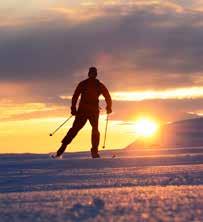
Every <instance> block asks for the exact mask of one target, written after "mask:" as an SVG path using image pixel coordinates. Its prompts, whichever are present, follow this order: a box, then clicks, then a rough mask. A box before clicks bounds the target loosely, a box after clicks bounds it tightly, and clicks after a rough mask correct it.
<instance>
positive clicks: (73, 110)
mask: <svg viewBox="0 0 203 222" xmlns="http://www.w3.org/2000/svg"><path fill="white" fill-rule="evenodd" d="M71 114H72V115H73V116H75V115H76V114H77V110H76V107H71Z"/></svg>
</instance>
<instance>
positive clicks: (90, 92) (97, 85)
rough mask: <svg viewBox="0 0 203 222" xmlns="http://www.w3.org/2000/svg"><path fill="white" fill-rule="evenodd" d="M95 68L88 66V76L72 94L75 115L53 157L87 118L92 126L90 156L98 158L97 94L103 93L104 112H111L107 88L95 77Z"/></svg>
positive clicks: (60, 151) (61, 150)
mask: <svg viewBox="0 0 203 222" xmlns="http://www.w3.org/2000/svg"><path fill="white" fill-rule="evenodd" d="M96 77H97V68H96V67H90V68H89V72H88V78H87V79H86V80H84V81H82V82H80V83H79V84H78V86H77V88H76V90H75V92H74V94H73V97H72V105H71V114H72V115H74V116H75V120H74V122H73V125H72V127H71V128H70V129H69V131H68V133H67V134H66V136H65V137H64V138H63V140H62V145H61V147H60V148H59V150H58V151H57V153H56V155H55V157H59V156H61V155H62V154H63V152H64V151H65V149H66V147H67V145H68V144H70V143H71V141H72V140H73V138H74V137H75V136H76V135H77V133H78V132H79V131H80V129H82V127H83V126H84V125H85V123H86V122H87V120H89V122H90V124H91V126H92V137H91V142H92V148H91V155H92V158H99V157H100V156H99V153H98V146H99V139H100V133H99V129H98V120H99V96H100V95H103V96H104V98H105V101H106V104H107V106H106V112H107V114H110V113H111V112H112V100H111V96H110V94H109V91H108V89H107V88H106V87H105V85H104V84H102V83H101V82H100V81H99V80H98V79H97V78H96ZM79 96H80V102H79V106H78V109H77V108H76V105H77V101H78V98H79Z"/></svg>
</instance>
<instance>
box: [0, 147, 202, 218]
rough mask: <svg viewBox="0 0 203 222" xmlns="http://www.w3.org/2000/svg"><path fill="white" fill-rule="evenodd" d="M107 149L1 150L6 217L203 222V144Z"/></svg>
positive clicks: (0, 196) (1, 209) (1, 206)
mask: <svg viewBox="0 0 203 222" xmlns="http://www.w3.org/2000/svg"><path fill="white" fill-rule="evenodd" d="M188 150H189V151H188ZM176 151H177V152H176ZM101 154H102V156H104V158H103V159H90V158H89V152H88V153H85V152H84V153H78V154H66V155H64V157H63V159H62V160H53V159H50V158H49V157H48V155H34V154H23V155H17V154H15V155H11V154H8V155H0V222H12V221H14V222H18V221H21V222H24V221H25V222H35V221H43V222H44V221H45V222H46V221H53V222H54V221H62V222H63V221H64V222H65V221H152V222H155V221H160V222H161V221H170V222H171V221H185V222H189V221H196V222H200V221H203V149H202V148H198V152H197V149H196V148H189V149H187V148H182V149H168V150H163V151H160V150H159V151H158V150H156V151H154V152H152V150H151V151H149V152H148V154H147V152H146V150H144V151H143V152H142V151H140V150H136V151H135V150H127V149H126V150H116V151H104V152H102V153H101ZM112 154H116V158H113V159H112V158H111V156H112Z"/></svg>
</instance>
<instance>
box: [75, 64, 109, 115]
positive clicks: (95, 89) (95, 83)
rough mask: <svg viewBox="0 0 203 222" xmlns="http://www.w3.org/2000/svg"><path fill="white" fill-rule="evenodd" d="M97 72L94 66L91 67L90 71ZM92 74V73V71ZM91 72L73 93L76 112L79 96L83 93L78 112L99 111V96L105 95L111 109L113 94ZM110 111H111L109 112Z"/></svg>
mask: <svg viewBox="0 0 203 222" xmlns="http://www.w3.org/2000/svg"><path fill="white" fill-rule="evenodd" d="M91 69H93V71H92V70H91ZM91 72H93V73H94V72H95V70H94V67H91V68H90V71H89V73H91ZM91 74H92V73H91ZM91 74H89V78H88V79H86V80H84V81H82V82H80V83H79V84H78V86H77V88H76V90H75V92H74V94H73V98H72V108H71V109H72V111H73V114H75V111H76V103H77V100H78V97H79V96H80V95H81V98H80V102H79V107H78V110H77V111H78V112H91V113H92V112H99V96H100V95H103V96H104V98H105V100H106V103H107V110H108V111H110V110H111V106H112V101H111V96H110V94H109V92H108V90H107V88H106V87H105V86H104V84H103V83H101V82H100V81H99V80H98V79H96V76H95V75H91ZM109 113H110V112H109Z"/></svg>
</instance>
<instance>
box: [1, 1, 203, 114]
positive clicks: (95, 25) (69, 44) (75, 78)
mask: <svg viewBox="0 0 203 222" xmlns="http://www.w3.org/2000/svg"><path fill="white" fill-rule="evenodd" d="M94 2H96V4H92V3H93V1H89V4H86V5H84V4H83V5H82V4H81V2H79V3H80V4H78V5H76V6H75V5H74V7H72V6H71V7H70V6H67V5H66V4H65V3H64V2H63V4H51V5H49V4H48V3H47V2H46V4H45V5H43V10H41V11H40V13H39V14H31V16H28V15H26V16H25V17H23V16H21V17H19V14H18V16H16V17H14V18H13V19H11V18H10V19H9V17H8V16H6V14H4V15H1V21H0V33H1V35H0V82H1V85H0V86H1V87H0V95H1V96H2V98H5V99H11V100H12V101H15V100H17V102H19V101H18V100H21V101H20V102H22V101H23V102H25V104H26V103H43V104H48V106H49V105H58V106H62V107H65V106H68V105H69V104H65V102H64V101H63V100H62V99H60V98H59V96H60V95H66V94H67V95H71V94H72V92H73V90H74V89H75V87H76V85H77V83H78V82H79V81H81V80H82V79H84V78H86V76H87V70H88V67H89V66H91V65H96V66H97V67H98V70H99V78H100V79H101V80H102V81H103V82H104V83H105V84H106V85H107V87H108V88H109V89H110V91H111V92H128V91H133V92H141V93H142V91H144V92H145V91H149V92H160V93H161V92H163V89H166V90H170V89H171V88H172V89H176V88H181V89H184V88H191V87H194V86H196V87H199V88H201V87H202V86H203V78H202V71H203V63H202V61H201V58H202V56H203V46H202V39H203V29H202V26H203V24H202V22H201V21H202V19H203V14H202V12H201V11H200V10H196V8H197V6H200V5H199V4H200V2H198V1H195V2H196V3H195V4H189V3H188V2H187V4H185V5H184V4H183V3H184V2H185V1H184V2H183V1H164V2H163V1H94ZM102 2H103V3H102ZM36 8H37V7H36ZM37 11H39V10H35V13H36V12H37ZM25 14H26V13H25ZM15 18H16V19H15ZM152 94H153V93H152ZM197 94H198V92H197ZM153 95H154V94H153ZM114 96H115V95H114ZM134 96H135V95H134ZM151 97H152V98H151ZM169 97H170V98H171V96H169ZM177 97H178V96H177ZM177 97H176V96H175V98H177ZM150 98H151V99H153V101H156V103H157V101H158V103H159V100H154V99H160V95H157V94H156V95H154V96H152V95H151V93H150ZM150 98H148V97H147V98H146V99H150ZM170 98H168V99H169V101H170ZM184 98H185V97H183V100H184ZM195 98H196V97H195ZM167 101H168V100H167ZM167 101H165V102H167ZM184 101H185V100H184ZM195 101H196V100H195ZM195 101H193V100H190V101H189V100H187V103H188V104H190V105H191V107H193V108H194V109H189V108H187V109H186V110H185V112H184V113H187V112H196V111H198V110H202V108H200V109H198V110H197V109H196V108H195V105H194V104H196V102H195ZM145 102H147V101H145ZM118 103H119V102H116V107H117V108H118V109H120V110H119V112H118V113H122V106H119V105H118ZM123 103H125V102H123ZM174 103H175V104H176V102H175V101H174ZM126 104H132V103H130V102H129V103H126ZM133 104H136V105H135V106H138V107H139V105H140V104H142V103H139V105H138V103H136V102H135V103H133ZM177 104H181V102H180V101H177ZM135 106H134V105H133V106H132V107H134V110H133V109H132V113H133V112H134V113H135V110H136V109H137V107H135ZM149 107H152V109H154V110H155V108H157V107H155V108H153V106H152V104H151V103H150V106H149ZM167 107H169V106H167ZM169 108H170V107H169ZM146 109H147V108H146ZM149 109H150V108H149ZM129 110H131V108H130V107H129ZM169 110H170V109H169ZM181 112H182V111H181ZM172 113H173V112H172ZM174 113H175V110H174ZM27 115H28V114H27ZM29 115H30V114H29ZM35 115H37V113H35ZM35 115H34V116H35ZM116 115H117V117H118V116H119V115H120V114H116ZM122 115H123V116H125V113H122ZM174 116H175V115H174Z"/></svg>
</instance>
